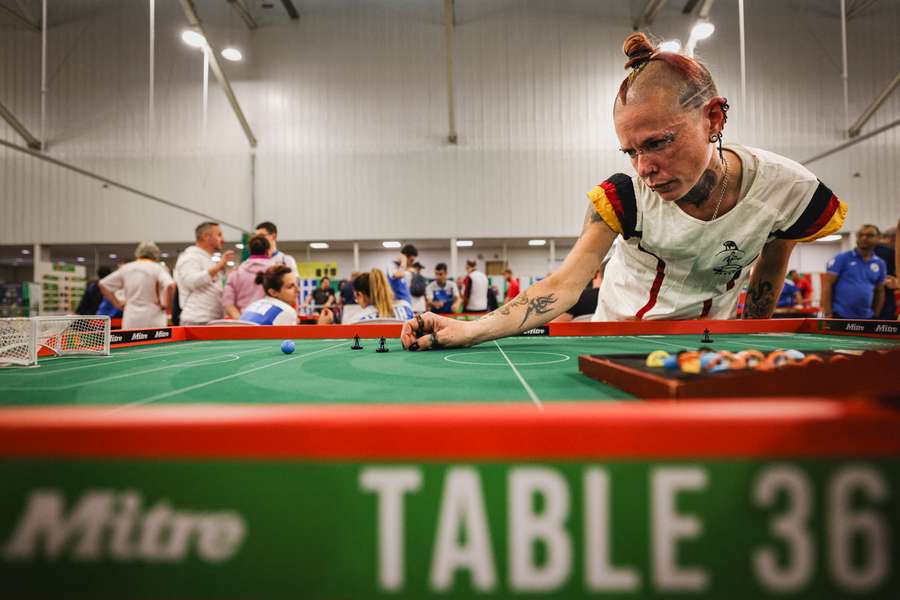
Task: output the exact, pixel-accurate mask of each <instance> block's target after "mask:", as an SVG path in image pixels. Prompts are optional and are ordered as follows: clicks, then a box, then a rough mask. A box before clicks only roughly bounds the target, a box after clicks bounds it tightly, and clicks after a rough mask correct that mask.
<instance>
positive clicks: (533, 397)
mask: <svg viewBox="0 0 900 600" xmlns="http://www.w3.org/2000/svg"><path fill="white" fill-rule="evenodd" d="M494 345H495V346H497V350H499V351H500V354H502V355H503V358H504V359H506V364H508V365H509V368H510V369H512V370H513V373H515V374H516V377H518V378H519V383H521V384H522V387H524V388H525V391H526V392H528V396H529V397H530V398H531V401H532V402H534V404H535V406H537V407H538V408H541V409H542V408H544V405H543V404H541V399H540V398H538V395H537V394H535V393H534V390H533V389H531V386H530V385H528V382H527V381H525V378H524V377H522V374H521V373H519V370H518V369H517V368H516V365H514V364H513V363H512V361H511V360H509V357H508V356H506V352H504V351H503V348H501V347H500V344H498V343H497V340H494Z"/></svg>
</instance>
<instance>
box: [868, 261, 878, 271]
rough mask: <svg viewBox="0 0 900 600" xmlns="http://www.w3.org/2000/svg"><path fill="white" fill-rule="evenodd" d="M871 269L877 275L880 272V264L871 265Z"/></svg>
mask: <svg viewBox="0 0 900 600" xmlns="http://www.w3.org/2000/svg"><path fill="white" fill-rule="evenodd" d="M869 268H870V269H872V272H873V273H877V272H878V263H872V264H871V265H869Z"/></svg>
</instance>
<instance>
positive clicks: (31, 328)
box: [0, 316, 110, 366]
mask: <svg viewBox="0 0 900 600" xmlns="http://www.w3.org/2000/svg"><path fill="white" fill-rule="evenodd" d="M109 330H110V321H109V317H107V316H87V317H84V316H60V317H32V318H30V319H26V318H14V319H0V364H11V365H25V366H27V365H33V364H36V363H37V359H38V353H39V352H40V349H41V347H43V348H47V349H48V350H50V351H51V352H53V353H54V354H56V355H58V356H71V355H92V354H93V355H108V354H109Z"/></svg>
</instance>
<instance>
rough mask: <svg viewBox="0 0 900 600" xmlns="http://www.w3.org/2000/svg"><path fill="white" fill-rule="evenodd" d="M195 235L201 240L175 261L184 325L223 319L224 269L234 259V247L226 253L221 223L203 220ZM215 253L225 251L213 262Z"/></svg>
mask: <svg viewBox="0 0 900 600" xmlns="http://www.w3.org/2000/svg"><path fill="white" fill-rule="evenodd" d="M194 236H195V237H196V240H197V243H196V244H195V245H193V246H189V247H188V248H186V249H185V251H184V252H182V253H181V254H180V255H179V256H178V262H176V263H175V282H176V283H177V284H178V298H179V301H180V303H181V324H182V325H206V324H207V323H209V322H210V321H214V320H215V319H221V318H222V313H223V309H222V288H223V282H222V271H223V270H224V269H225V267H226V266H227V265H228V261H233V260H234V250H226V251H225V252H222V250H223V249H224V246H225V239H224V237H223V236H222V229H221V228H220V227H219V224H218V223H213V222H211V221H207V222H205V223H200V225H198V226H197V228H196V229H195V230H194ZM213 252H222V257H221V258H220V259H219V261H218V262H216V263H213V264H212V265H210V262H211V259H212V253H213Z"/></svg>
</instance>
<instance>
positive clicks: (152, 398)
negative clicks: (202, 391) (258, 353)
mask: <svg viewBox="0 0 900 600" xmlns="http://www.w3.org/2000/svg"><path fill="white" fill-rule="evenodd" d="M346 343H347V341H346V340H341V342H340V343H338V344H334V345H331V346H328V347H326V348H320V349H318V350H315V351H313V352H307V353H305V354H298V355H297V356H290V357H288V358H284V359H282V360H277V361H275V362H272V363H268V364H265V365H260V366H259V367H254V368H252V369H247V370H246V371H240V372H238V373H232V374H231V375H226V376H224V377H219V378H217V379H211V380H209V381H205V382H203V383H197V384H195V385H189V386H188V387H185V388H180V389H177V390H172V391H169V392H164V393H162V394H157V395H155V396H150V397H149V398H144V399H143V400H135V401H134V402H128V403H127V404H123V405H121V406H118V407H116V408H114V409H112V410H111V411H110V412H111V413H114V412H118V411H120V410H123V409H126V408H130V407H133V406H140V405H142V404H149V403H150V402H155V401H157V400H162V399H163V398H169V397H171V396H177V395H178V394H183V393H184V392H191V391H193V390H196V389H199V388H202V387H206V386H208V385H213V384H215V383H221V382H223V381H228V380H229V379H234V378H235V377H241V376H242V375H249V374H250V373H255V372H256V371H261V370H262V369H268V368H269V367H274V366H275V365H280V364H282V363H286V362H288V361H291V360H296V359H298V358H304V357H306V356H312V355H313V354H318V353H319V352H326V351H328V350H334V349H335V348H338V347H341V346H344V345H346Z"/></svg>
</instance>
